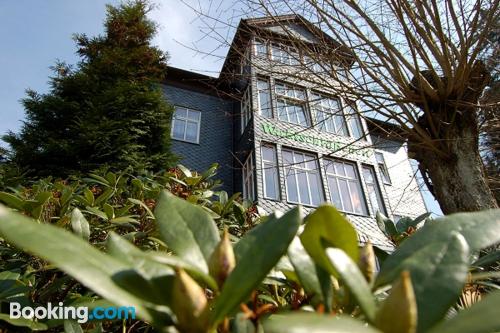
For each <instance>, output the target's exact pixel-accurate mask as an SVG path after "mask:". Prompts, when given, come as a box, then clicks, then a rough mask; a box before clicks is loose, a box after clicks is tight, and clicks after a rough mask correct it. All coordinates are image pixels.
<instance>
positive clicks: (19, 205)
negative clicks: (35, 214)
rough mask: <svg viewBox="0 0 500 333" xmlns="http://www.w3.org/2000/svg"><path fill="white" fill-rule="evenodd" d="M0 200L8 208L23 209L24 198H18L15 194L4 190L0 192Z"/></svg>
mask: <svg viewBox="0 0 500 333" xmlns="http://www.w3.org/2000/svg"><path fill="white" fill-rule="evenodd" d="M0 202H3V203H4V204H6V205H7V206H8V207H10V208H14V209H17V210H19V211H23V210H24V204H25V202H24V200H23V199H21V198H18V197H17V196H15V195H13V194H10V193H6V192H0Z"/></svg>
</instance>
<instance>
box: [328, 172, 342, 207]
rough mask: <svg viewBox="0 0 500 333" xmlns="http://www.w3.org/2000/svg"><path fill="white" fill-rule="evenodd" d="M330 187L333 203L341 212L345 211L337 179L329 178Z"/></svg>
mask: <svg viewBox="0 0 500 333" xmlns="http://www.w3.org/2000/svg"><path fill="white" fill-rule="evenodd" d="M328 186H329V190H330V194H331V196H332V202H333V204H334V205H335V207H337V208H338V209H340V210H344V209H343V207H342V201H341V200H340V193H339V189H338V187H337V180H336V179H335V177H328Z"/></svg>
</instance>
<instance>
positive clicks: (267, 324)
mask: <svg viewBox="0 0 500 333" xmlns="http://www.w3.org/2000/svg"><path fill="white" fill-rule="evenodd" d="M264 331H265V332H266V333H305V332H309V333H354V332H355V333H381V332H380V331H379V330H377V329H375V328H373V327H371V326H369V325H366V324H365V323H364V322H362V321H360V320H356V319H353V318H350V317H347V316H340V315H337V316H327V315H320V314H316V313H294V314H287V315H272V316H271V317H269V319H267V320H266V321H264Z"/></svg>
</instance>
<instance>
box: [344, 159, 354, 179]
mask: <svg viewBox="0 0 500 333" xmlns="http://www.w3.org/2000/svg"><path fill="white" fill-rule="evenodd" d="M344 170H345V173H346V176H347V177H349V178H353V179H356V173H355V171H354V166H353V165H352V164H347V163H345V164H344Z"/></svg>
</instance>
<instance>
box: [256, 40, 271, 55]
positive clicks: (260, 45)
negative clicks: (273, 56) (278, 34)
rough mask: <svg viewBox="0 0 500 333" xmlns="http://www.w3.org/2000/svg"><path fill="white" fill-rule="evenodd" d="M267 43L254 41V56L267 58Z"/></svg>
mask: <svg viewBox="0 0 500 333" xmlns="http://www.w3.org/2000/svg"><path fill="white" fill-rule="evenodd" d="M267 54H268V52H267V42H266V41H263V40H260V39H256V40H255V55H256V56H258V57H262V58H267Z"/></svg>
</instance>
